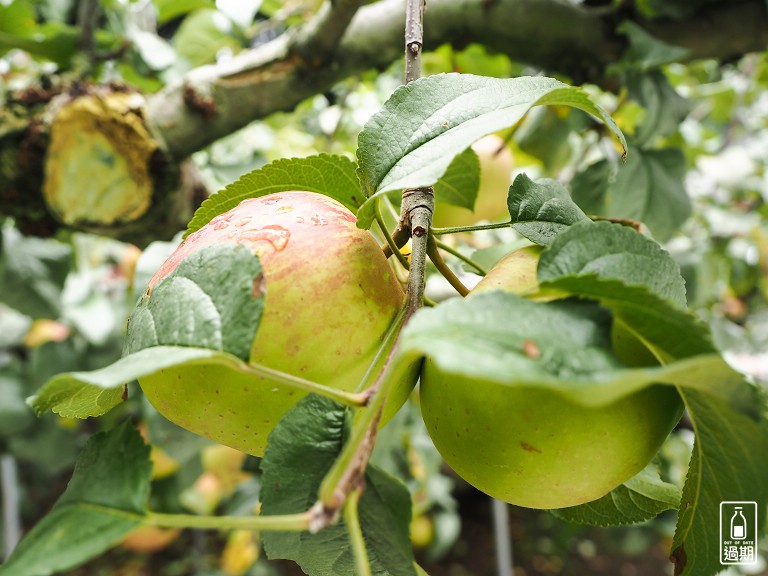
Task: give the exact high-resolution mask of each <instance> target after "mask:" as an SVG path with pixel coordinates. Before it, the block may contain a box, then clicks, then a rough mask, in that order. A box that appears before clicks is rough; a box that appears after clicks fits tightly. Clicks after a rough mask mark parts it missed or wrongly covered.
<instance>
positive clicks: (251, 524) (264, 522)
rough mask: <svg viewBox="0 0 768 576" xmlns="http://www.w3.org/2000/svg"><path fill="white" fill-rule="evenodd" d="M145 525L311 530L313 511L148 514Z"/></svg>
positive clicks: (213, 528)
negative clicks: (274, 513)
mask: <svg viewBox="0 0 768 576" xmlns="http://www.w3.org/2000/svg"><path fill="white" fill-rule="evenodd" d="M143 521H144V524H146V525H148V526H157V527H159V528H200V529H203V530H279V531H282V532H303V531H305V530H309V527H310V524H311V522H312V513H311V511H307V512H302V513H300V514H285V515H280V516H197V515H195V514H161V513H159V512H148V513H147V514H146V516H145V517H144V518H143Z"/></svg>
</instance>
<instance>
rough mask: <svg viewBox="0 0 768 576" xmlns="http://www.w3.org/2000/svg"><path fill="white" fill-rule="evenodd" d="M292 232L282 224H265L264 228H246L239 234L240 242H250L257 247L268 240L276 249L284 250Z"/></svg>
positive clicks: (238, 241) (238, 239) (238, 240)
mask: <svg viewBox="0 0 768 576" xmlns="http://www.w3.org/2000/svg"><path fill="white" fill-rule="evenodd" d="M290 238H291V233H290V232H289V231H288V230H286V229H285V228H283V227H282V226H275V225H270V226H264V228H255V229H250V230H244V231H243V232H240V233H239V234H238V235H237V243H238V244H248V245H250V246H251V247H254V248H255V246H254V245H255V244H257V243H259V242H268V243H269V244H271V245H272V248H274V249H275V250H276V251H278V252H279V251H281V250H284V249H285V247H286V246H287V245H288V240H290Z"/></svg>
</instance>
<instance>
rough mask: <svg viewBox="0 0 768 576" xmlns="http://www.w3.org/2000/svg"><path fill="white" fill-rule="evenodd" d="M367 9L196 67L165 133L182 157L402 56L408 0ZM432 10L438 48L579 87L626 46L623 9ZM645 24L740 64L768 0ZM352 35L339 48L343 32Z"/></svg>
mask: <svg viewBox="0 0 768 576" xmlns="http://www.w3.org/2000/svg"><path fill="white" fill-rule="evenodd" d="M357 4H358V2H357V1H353V0H337V1H336V3H335V4H333V5H332V6H330V5H329V7H328V8H326V10H325V11H324V12H322V13H321V14H319V15H318V16H317V18H316V19H315V21H313V22H311V23H310V24H308V25H307V28H305V29H304V30H303V31H301V32H300V33H298V34H295V35H293V36H292V37H289V36H288V35H284V36H281V37H280V38H278V39H276V40H274V41H272V42H270V43H268V44H265V45H262V46H260V47H258V48H256V49H254V50H251V51H248V52H246V53H243V54H241V55H240V56H238V57H236V58H234V59H233V60H231V61H228V62H226V63H221V64H217V65H213V66H204V67H202V68H198V69H196V70H193V71H192V72H191V73H190V74H189V75H188V76H187V77H186V78H185V79H184V80H183V81H181V82H177V83H175V84H172V85H169V86H168V87H166V88H165V89H164V90H162V91H161V92H159V93H158V94H155V95H153V96H151V97H149V100H148V106H147V112H148V114H147V117H148V119H149V121H150V123H151V124H152V125H154V127H155V131H156V132H157V136H158V137H160V138H161V140H163V141H164V142H165V143H166V145H167V146H168V150H169V152H170V153H171V155H172V156H173V157H175V158H183V157H186V156H188V155H189V154H191V153H192V152H195V151H196V150H199V149H200V148H202V147H204V146H206V145H207V144H210V143H211V142H213V141H215V140H217V139H219V138H221V137H223V136H226V135H227V134H230V133H232V132H233V131H235V130H237V129H239V128H242V127H243V126H245V125H246V124H248V123H249V122H251V121H253V120H255V119H258V118H262V117H265V116H267V115H269V114H272V113H273V112H278V111H286V110H291V109H293V108H294V107H295V106H296V105H297V104H298V103H299V102H301V101H302V100H304V99H306V98H308V97H309V96H312V95H313V94H317V93H318V92H322V91H324V90H327V89H328V88H330V87H331V86H332V85H333V84H334V83H335V82H337V81H339V80H341V79H343V78H346V77H348V76H351V75H354V74H359V73H360V72H363V71H365V70H369V69H371V68H384V67H386V66H388V65H389V64H391V63H392V62H394V61H395V60H397V59H399V58H400V57H401V56H402V41H403V40H402V38H403V36H402V34H403V25H404V17H403V15H404V12H405V3H404V1H403V0H382V1H380V2H376V3H374V4H370V5H367V6H364V7H362V8H360V9H359V10H357V11H356V5H357ZM355 11H356V12H355ZM428 12H429V21H430V25H429V27H428V28H427V30H425V32H424V42H425V43H426V44H427V45H428V46H431V47H437V46H439V45H441V44H444V43H450V44H452V45H454V46H456V47H462V46H466V45H467V44H469V43H471V42H477V43H480V44H483V45H485V46H486V47H487V48H488V49H489V50H491V51H494V52H499V53H502V54H506V55H508V56H509V57H510V58H512V59H514V60H517V61H521V62H524V63H527V64H530V65H532V66H535V67H538V68H542V69H544V70H547V71H551V72H558V73H563V74H567V75H569V76H571V77H572V78H573V80H574V81H575V82H577V83H581V82H584V81H593V82H602V81H603V79H604V70H605V67H606V65H607V64H609V63H611V62H615V61H617V60H618V59H619V58H620V57H621V55H622V53H623V50H624V48H625V45H626V40H625V38H624V37H622V36H619V35H617V34H616V32H615V27H616V23H617V22H616V18H617V17H616V15H615V13H612V12H607V13H606V11H596V10H593V9H590V8H588V7H584V6H582V5H578V4H575V3H570V2H562V1H560V0H538V1H537V2H530V1H527V0H495V1H494V2H479V1H478V0H430V2H429V9H428ZM353 14H354V17H352V15H353ZM334 18H338V21H336V20H334ZM350 18H351V21H350V20H349V19H350ZM639 23H640V24H641V25H642V26H644V27H646V28H647V29H648V30H649V31H650V32H651V33H652V34H655V35H658V36H659V37H660V38H661V39H663V40H665V41H667V42H670V43H672V44H677V45H680V46H684V47H686V48H689V49H690V50H691V55H690V57H691V58H692V59H696V58H710V57H713V58H732V57H735V56H738V55H741V54H744V53H747V52H753V51H763V50H765V46H766V45H767V44H768V12H767V10H766V5H765V2H764V1H763V0H746V1H743V2H737V1H733V2H729V3H723V4H719V5H715V6H713V7H710V8H708V9H706V10H702V11H701V12H700V13H698V14H697V15H696V16H694V17H692V18H688V19H685V20H679V21H667V20H665V21H654V22H645V21H640V22H639ZM347 24H348V26H347ZM344 29H346V32H345V33H344V34H343V37H341V40H340V43H339V44H338V46H334V36H336V38H338V37H340V36H341V33H340V32H341V31H343V30H344ZM313 34H314V35H316V37H313ZM308 46H310V47H311V46H316V47H317V49H318V50H320V51H321V52H322V51H324V50H326V51H327V50H331V51H333V49H334V48H335V52H333V55H334V57H333V60H332V64H329V65H327V66H321V67H317V66H314V65H312V62H311V61H307V60H306V59H305V58H304V57H302V53H305V52H303V51H304V50H306V49H307V47H308Z"/></svg>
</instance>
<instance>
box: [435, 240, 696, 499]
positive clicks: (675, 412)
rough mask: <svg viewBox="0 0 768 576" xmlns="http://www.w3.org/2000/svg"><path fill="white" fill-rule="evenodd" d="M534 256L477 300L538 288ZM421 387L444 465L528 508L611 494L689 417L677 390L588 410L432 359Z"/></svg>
mask: <svg viewBox="0 0 768 576" xmlns="http://www.w3.org/2000/svg"><path fill="white" fill-rule="evenodd" d="M531 251H532V250H531V249H529V248H523V249H522V250H518V251H517V255H516V256H515V254H516V253H512V254H510V255H508V256H507V257H505V258H504V259H502V261H501V262H499V264H497V266H496V267H494V269H493V270H491V271H490V272H489V274H488V275H487V276H486V278H485V279H484V280H483V282H481V283H479V284H478V286H477V287H476V288H475V290H473V291H472V294H470V296H469V297H470V298H471V297H472V295H473V294H476V293H478V292H487V291H490V290H498V289H506V291H508V292H515V293H523V292H528V291H530V290H535V286H536V280H535V261H537V260H538V254H534V255H533V256H535V258H534V259H533V264H534V266H533V268H532V267H531V266H532V258H531V256H532V254H531ZM521 252H522V253H521ZM499 267H500V268H499ZM531 270H533V271H534V276H533V277H531V275H530V273H531ZM518 272H519V276H518ZM500 279H502V280H503V281H499V280H500ZM531 353H533V354H535V353H536V350H535V349H533V350H531ZM420 386H421V388H420V390H421V407H422V415H423V418H424V422H425V423H426V426H427V430H428V431H429V434H430V436H431V437H432V440H433V441H434V443H435V446H436V447H437V449H438V451H439V452H440V454H441V455H442V456H443V458H444V459H445V461H446V462H447V463H448V464H449V465H450V466H451V467H452V468H453V469H454V470H455V471H456V473H457V474H459V476H461V477H462V478H464V479H465V480H466V481H467V482H469V483H470V484H472V485H473V486H475V487H476V488H478V489H479V490H481V491H483V492H485V493H486V494H489V495H491V496H493V497H495V498H498V499H500V500H504V501H506V502H509V503H511V504H515V505H518V506H524V507H528V508H543V509H551V508H564V507H568V506H576V505H579V504H583V503H586V502H590V501H592V500H596V499H598V498H600V497H602V496H603V495H605V494H607V493H608V492H610V491H611V490H613V489H614V488H616V487H617V486H619V485H620V484H622V483H623V482H625V481H627V480H629V479H630V478H631V477H632V476H634V475H635V474H637V473H638V472H640V471H641V470H642V469H643V468H644V467H645V466H646V465H647V464H648V462H650V460H651V459H652V458H653V456H654V455H655V454H656V452H657V451H658V449H659V448H660V447H661V444H662V443H663V442H664V440H665V439H666V437H667V436H668V435H669V433H670V432H671V431H672V429H673V428H674V427H675V425H676V424H677V422H678V421H679V420H680V417H681V415H682V411H683V404H682V401H681V399H680V396H679V395H678V393H677V391H676V390H675V389H674V388H673V387H671V386H664V385H654V386H650V387H648V388H646V389H644V390H641V391H639V392H637V393H634V394H631V395H629V396H626V397H624V398H622V399H620V400H618V401H616V402H613V403H611V404H609V405H607V406H601V407H598V408H588V407H584V406H581V405H578V404H575V403H573V402H571V401H570V400H568V399H566V398H565V397H563V396H562V395H560V394H558V393H557V392H554V391H552V390H546V389H541V388H535V387H517V386H513V385H509V386H508V385H504V384H499V383H497V382H491V381H485V380H482V379H472V378H469V377H466V376H461V375H454V374H445V373H442V372H441V371H440V370H439V369H438V368H437V367H436V366H435V364H434V363H433V362H430V361H427V362H425V365H424V368H423V369H422V373H421V384H420Z"/></svg>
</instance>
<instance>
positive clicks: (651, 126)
mask: <svg viewBox="0 0 768 576" xmlns="http://www.w3.org/2000/svg"><path fill="white" fill-rule="evenodd" d="M626 85H627V89H628V90H629V93H630V95H631V96H632V98H634V99H635V100H637V101H638V102H639V103H640V104H641V105H642V106H643V108H645V110H646V114H645V117H644V118H643V119H642V122H641V124H640V125H639V126H638V128H637V132H636V134H635V139H634V140H635V143H636V144H637V146H639V147H641V148H642V147H643V146H647V145H650V144H652V143H653V141H654V140H655V139H656V138H659V137H662V136H668V135H670V134H672V133H673V132H675V131H676V130H677V129H678V127H679V126H680V123H681V122H682V121H683V120H684V119H685V117H686V116H687V115H688V113H689V112H690V110H691V108H690V105H689V103H688V101H687V100H686V99H685V98H683V97H682V96H680V94H678V93H677V91H676V90H675V89H674V88H673V87H672V85H671V84H670V83H669V80H667V77H666V76H665V75H664V74H663V73H662V72H660V71H658V70H654V71H651V72H642V73H640V72H633V71H630V72H628V73H627V80H626Z"/></svg>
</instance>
